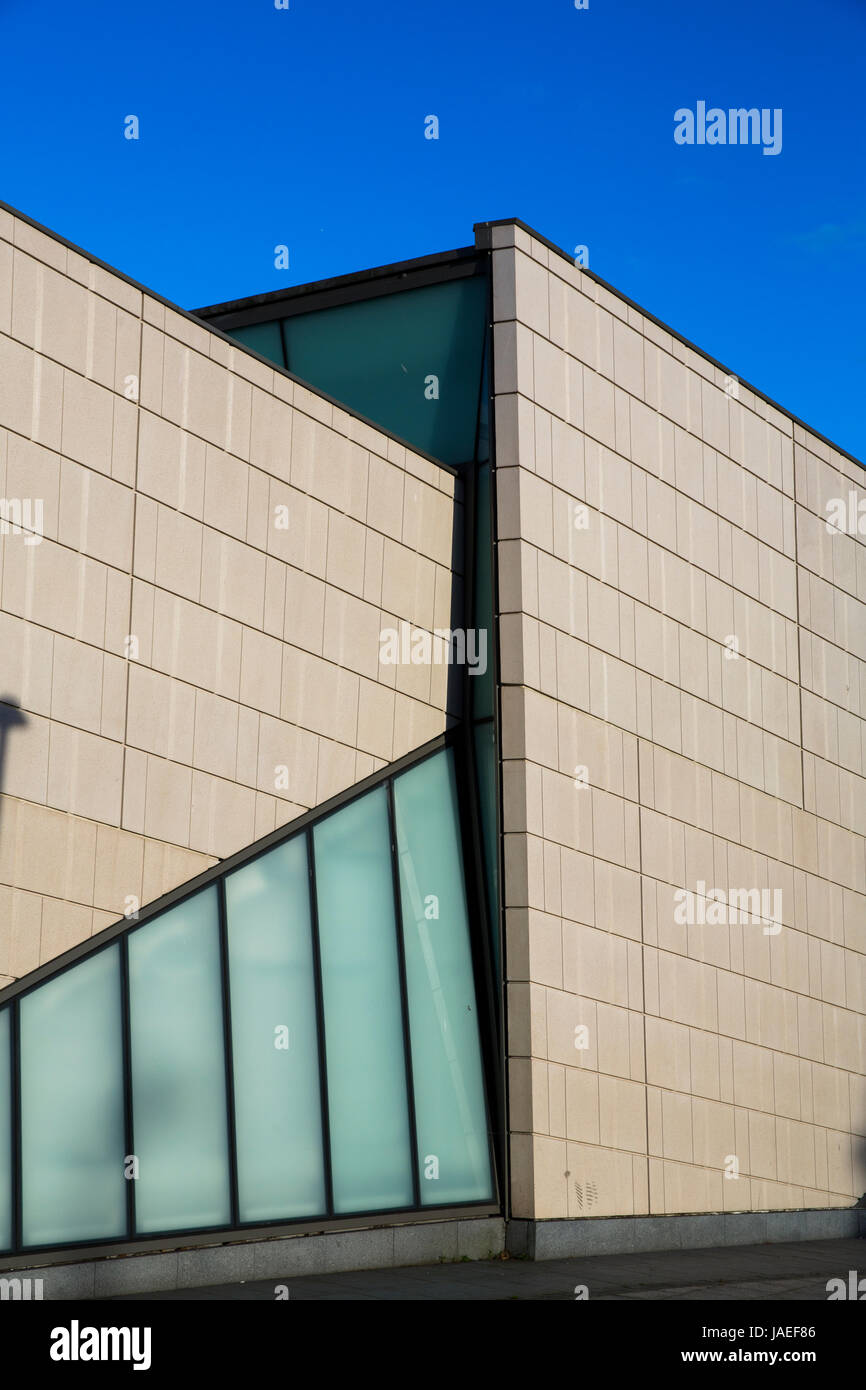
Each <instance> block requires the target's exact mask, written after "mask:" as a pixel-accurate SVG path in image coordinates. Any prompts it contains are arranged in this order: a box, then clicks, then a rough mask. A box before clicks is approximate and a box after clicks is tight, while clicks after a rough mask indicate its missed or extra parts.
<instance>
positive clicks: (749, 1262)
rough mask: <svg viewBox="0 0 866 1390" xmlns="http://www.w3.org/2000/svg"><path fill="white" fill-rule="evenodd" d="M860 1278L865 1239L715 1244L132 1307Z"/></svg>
mask: <svg viewBox="0 0 866 1390" xmlns="http://www.w3.org/2000/svg"><path fill="white" fill-rule="evenodd" d="M851 1269H855V1270H858V1271H860V1272H861V1277H862V1276H863V1275H866V1242H864V1240H863V1239H860V1238H857V1239H852V1240H808V1241H798V1242H795V1243H790V1244H785V1243H781V1242H773V1243H769V1244H763V1245H743V1246H731V1245H725V1246H719V1247H716V1248H709V1249H704V1250H670V1251H664V1252H662V1253H654V1254H651V1255H650V1254H633V1255H595V1256H594V1255H583V1256H577V1257H572V1258H569V1259H558V1260H544V1261H541V1262H538V1263H535V1262H533V1261H530V1260H525V1259H520V1258H515V1257H512V1258H510V1259H502V1258H497V1259H492V1260H472V1261H454V1262H447V1263H439V1264H435V1265H415V1266H411V1267H407V1268H405V1269H371V1270H358V1271H355V1272H346V1271H341V1272H335V1273H333V1274H316V1275H310V1276H304V1275H298V1274H295V1275H291V1274H287V1275H286V1276H285V1277H284V1278H282V1279H281V1278H279V1277H274V1278H271V1279H259V1280H250V1281H245V1282H243V1283H237V1284H220V1285H210V1286H208V1287H206V1288H198V1289H194V1288H185V1289H175V1290H162V1291H160V1292H156V1293H144V1292H140V1293H139V1292H136V1293H130V1294H121V1295H117V1296H116V1297H115V1298H114V1299H112V1300H110V1301H112V1302H123V1301H125V1300H135V1301H137V1302H142V1301H144V1302H149V1301H152V1300H156V1299H171V1300H185V1299H192V1300H200V1299H207V1300H213V1299H216V1300H220V1299H222V1300H228V1301H231V1300H233V1299H243V1300H244V1301H246V1300H250V1299H252V1300H261V1301H273V1300H274V1299H275V1296H276V1286H277V1285H278V1284H285V1285H286V1286H287V1289H288V1293H289V1298H290V1299H291V1300H295V1301H298V1300H299V1301H302V1302H309V1301H321V1300H328V1301H335V1300H344V1301H355V1300H360V1301H365V1302H366V1301H371V1300H372V1301H376V1300H381V1301H388V1302H392V1301H401V1302H406V1301H443V1300H453V1301H459V1302H463V1301H467V1300H469V1301H480V1302H488V1301H497V1300H505V1299H518V1300H521V1301H536V1302H538V1301H544V1302H547V1301H551V1300H554V1301H555V1300H569V1301H570V1300H573V1299H574V1296H575V1295H574V1290H575V1287H576V1286H577V1285H586V1288H587V1290H588V1295H589V1297H590V1298H591V1299H604V1300H635V1299H640V1300H646V1299H658V1300H676V1301H679V1300H697V1299H706V1300H710V1301H717V1300H737V1299H739V1300H748V1301H753V1300H754V1301H772V1300H776V1299H782V1300H785V1301H800V1302H810V1301H819V1300H820V1301H826V1299H827V1289H826V1285H827V1280H828V1279H831V1278H839V1277H841V1278H847V1275H848V1271H849V1270H851Z"/></svg>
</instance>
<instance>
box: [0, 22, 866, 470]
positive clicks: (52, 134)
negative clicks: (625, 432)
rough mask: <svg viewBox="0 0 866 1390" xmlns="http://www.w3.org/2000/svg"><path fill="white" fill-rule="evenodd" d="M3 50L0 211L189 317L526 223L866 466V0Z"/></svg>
mask: <svg viewBox="0 0 866 1390" xmlns="http://www.w3.org/2000/svg"><path fill="white" fill-rule="evenodd" d="M0 51H2V53H3V81H2V84H0V121H2V137H0V174H2V176H0V197H2V199H3V200H5V201H6V202H8V203H11V204H12V205H13V206H15V207H17V208H19V209H21V211H23V212H26V213H27V214H28V215H29V216H31V217H33V218H35V219H36V220H37V221H40V222H44V223H46V224H47V225H48V226H49V227H51V228H53V229H54V230H56V231H57V232H59V233H61V234H62V235H64V236H66V237H68V238H69V239H70V240H72V241H74V242H77V243H79V244H80V245H81V246H83V247H85V248H86V249H87V250H89V251H91V252H92V253H94V254H95V255H97V256H99V257H101V258H102V259H103V260H106V261H108V262H109V263H110V264H112V265H115V266H117V267H118V268H119V269H120V270H123V271H124V272H125V273H126V274H128V275H131V276H132V277H134V278H135V279H137V280H140V281H142V282H143V283H144V284H146V285H148V286H149V287H151V288H153V289H154V290H157V291H159V292H160V293H162V294H163V295H165V296H166V297H168V298H169V299H172V300H174V301H176V302H177V303H179V304H182V305H183V306H185V307H187V308H194V307H196V306H197V305H200V304H208V303H213V302H216V301H219V300H224V299H229V298H234V297H238V296H243V295H247V294H256V293H261V292H263V291H267V290H273V289H277V288H280V287H282V286H285V285H287V284H299V283H303V282H305V281H307V280H314V279H317V278H321V277H324V276H329V275H337V274H343V273H345V272H348V271H352V270H357V269H362V268H364V267H366V266H371V265H378V264H382V263H385V262H388V261H393V260H402V259H404V258H407V257H410V256H416V255H423V254H426V253H428V252H431V251H438V250H446V249H449V248H451V247H454V246H464V245H468V244H469V243H470V242H471V240H472V224H473V222H476V221H486V220H488V219H494V218H500V217H508V216H517V217H520V218H522V219H523V220H524V221H525V222H528V223H529V224H530V225H531V226H533V227H535V228H536V229H537V230H538V231H540V232H542V233H543V234H544V235H546V236H547V237H549V238H550V239H551V240H552V241H554V242H556V243H558V244H559V245H561V246H563V247H565V248H567V249H570V248H572V247H574V246H575V245H577V244H579V243H581V244H586V245H587V246H588V247H589V254H590V267H591V269H593V270H594V271H595V272H596V273H597V274H599V275H601V276H603V277H604V278H605V279H607V280H609V281H610V282H611V283H612V284H613V285H615V286H616V287H617V288H619V289H621V290H622V291H623V292H624V293H625V294H628V295H629V296H631V298H633V299H635V300H636V301H637V302H638V303H639V304H641V305H642V306H643V307H645V308H647V309H648V310H650V311H651V312H653V313H655V314H656V315H657V316H658V317H659V318H661V319H663V320H665V321H666V322H668V323H670V324H671V325H672V326H673V327H674V328H676V329H677V330H678V331H679V332H681V333H683V334H684V335H685V336H686V337H688V338H691V339H692V340H693V341H694V342H696V343H697V344H698V345H699V346H700V347H702V348H704V349H705V350H706V351H707V352H709V353H711V354H712V355H713V356H715V357H718V358H719V359H721V361H722V362H723V363H724V364H725V365H726V366H728V367H729V368H730V369H731V370H733V371H735V372H736V373H737V374H738V375H739V376H741V377H742V378H743V379H745V380H748V381H751V382H752V383H753V384H754V385H756V386H758V387H759V388H760V389H761V390H763V391H765V392H766V393H767V394H768V395H769V396H771V397H773V398H775V399H776V400H778V401H779V402H780V403H781V404H783V405H785V406H787V407H788V408H789V409H791V410H793V411H794V413H795V414H798V415H800V416H801V417H802V418H803V419H805V420H806V421H807V422H808V423H809V424H810V425H812V426H814V427H815V428H816V429H818V430H820V431H821V432H822V433H824V434H826V435H828V436H829V437H830V438H831V439H833V440H834V441H835V442H836V443H838V444H840V445H841V446H842V447H843V448H847V449H848V450H850V451H851V452H853V453H854V454H856V455H858V456H859V457H860V458H861V459H866V411H864V402H866V388H864V381H866V343H864V332H863V325H864V323H866V287H864V261H866V194H864V188H866V181H864V172H866V135H864V130H866V120H864V107H863V93H864V79H863V73H864V60H866V0H817V3H816V0H812V3H808V4H807V3H806V2H805V0H724V2H723V0H718V3H714V4H707V3H703V0H679V3H673V0H589V8H588V9H586V10H580V11H579V10H576V9H575V8H574V0H538V2H537V3H526V0H497V2H496V3H494V0H438V3H436V4H423V3H412V0H366V3H364V4H358V3H357V2H355V3H352V0H290V9H288V10H277V9H276V8H275V7H274V3H273V0H234V3H229V0H206V2H205V3H202V2H201V0H199V3H196V2H195V0H171V2H170V3H169V0H145V3H142V4H124V3H123V0H86V2H85V3H76V4H72V3H68V2H67V3H60V0H40V3H34V0H0ZM699 100H703V101H706V103H707V105H708V106H709V107H711V106H718V107H721V108H723V109H727V108H729V107H740V106H745V107H752V106H754V107H758V108H769V109H775V108H777V107H780V108H781V109H782V111H783V126H782V131H783V142H782V151H781V153H780V154H779V155H777V156H771V155H764V154H763V153H762V150H761V148H760V147H759V146H758V147H754V146H747V147H741V146H707V145H704V146H698V145H694V146H680V145H677V144H675V142H674V139H673V131H674V111H675V110H676V109H677V108H680V107H690V108H692V109H693V110H694V109H695V106H696V103H697V102H698V101H699ZM130 114H134V115H137V116H138V117H139V121H140V139H139V140H138V141H131V140H126V139H124V135H123V129H124V126H123V123H124V117H126V116H127V115H130ZM431 114H435V115H436V116H438V118H439V121H440V138H439V140H438V141H433V140H425V138H424V118H425V116H427V115H431ZM281 243H284V244H286V245H288V247H289V253H290V268H289V270H287V271H286V270H283V271H279V270H277V269H275V268H274V247H275V246H276V245H277V244H281Z"/></svg>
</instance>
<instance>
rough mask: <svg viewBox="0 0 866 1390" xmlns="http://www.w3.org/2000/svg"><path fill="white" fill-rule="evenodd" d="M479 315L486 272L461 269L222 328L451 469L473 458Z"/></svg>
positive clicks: (482, 329) (482, 327)
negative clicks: (450, 275)
mask: <svg viewBox="0 0 866 1390" xmlns="http://www.w3.org/2000/svg"><path fill="white" fill-rule="evenodd" d="M486 319H487V278H486V276H484V275H467V276H464V277H462V278H461V279H456V280H446V281H443V282H442V283H440V284H435V285H424V286H422V287H420V288H417V289H401V290H399V291H397V292H395V293H391V294H380V295H377V296H376V297H375V298H365V299H357V300H354V301H353V302H351V303H343V304H336V305H334V306H331V307H328V308H324V309H315V310H313V311H312V312H308V313H297V312H296V313H292V314H290V315H287V316H285V317H282V318H280V319H275V320H270V321H268V322H264V323H252V324H246V325H240V326H237V327H229V328H226V329H225V331H226V332H227V333H228V334H230V336H231V337H233V338H236V339H237V340H238V342H241V343H244V344H245V345H246V346H247V347H251V348H253V349H255V351H256V352H260V353H261V354H262V356H263V357H268V358H270V360H271V361H272V362H276V363H277V364H278V365H279V366H281V367H285V368H286V369H287V370H288V371H290V372H291V373H292V374H293V375H294V376H297V377H300V379H301V380H302V381H307V382H309V383H310V385H311V386H314V387H315V388H316V389H317V390H319V391H324V392H326V394H327V395H329V396H332V397H333V398H334V399H335V400H337V401H340V402H341V404H343V405H346V406H348V407H349V409H350V410H355V411H357V412H358V414H360V415H364V416H366V418H367V419H368V420H372V421H374V423H375V424H377V425H381V426H382V427H383V428H384V429H386V430H390V431H391V433H392V434H396V435H399V437H400V438H401V439H405V440H406V441H407V443H409V444H412V445H414V446H415V447H416V448H418V449H421V450H423V452H424V453H426V454H430V455H431V456H432V457H433V458H435V459H440V460H441V461H442V462H443V463H447V464H451V465H452V466H454V467H457V466H459V465H460V464H466V463H471V462H472V460H473V459H474V458H475V457H476V430H477V424H478V406H479V392H480V385H481V375H482V361H483V355H484V341H485V335H486ZM212 321H213V322H215V323H217V324H219V318H218V317H216V318H214V319H213V320H212Z"/></svg>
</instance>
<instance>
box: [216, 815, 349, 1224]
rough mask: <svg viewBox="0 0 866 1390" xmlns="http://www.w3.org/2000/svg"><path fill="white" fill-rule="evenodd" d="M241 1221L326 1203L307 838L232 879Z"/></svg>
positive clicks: (314, 1211) (316, 1209) (229, 910)
mask: <svg viewBox="0 0 866 1390" xmlns="http://www.w3.org/2000/svg"><path fill="white" fill-rule="evenodd" d="M226 916H227V922H228V953H229V974H230V979H231V1023H232V1061H233V1065H234V1096H235V1113H236V1118H237V1153H238V1193H239V1200H240V1218H241V1220H242V1221H267V1220H272V1219H275V1218H279V1217H294V1216H316V1215H318V1214H319V1213H320V1212H322V1211H324V1210H325V1163H324V1153H323V1146H322V1110H321V1096H320V1091H319V1051H318V1047H319V1044H318V1036H317V1032H316V995H315V988H314V981H313V943H312V936H311V931H310V888H309V873H308V867H307V841H306V837H305V836H303V835H298V836H296V837H295V839H293V840H289V841H287V843H286V844H284V845H278V846H277V847H276V849H272V850H270V851H269V852H268V853H267V854H261V855H259V857H258V859H254V860H253V861H252V863H251V864H247V865H245V866H244V868H242V869H238V870H236V871H235V873H233V874H229V875H228V877H227V879H226Z"/></svg>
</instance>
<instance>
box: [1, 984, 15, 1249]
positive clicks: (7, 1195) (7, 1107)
mask: <svg viewBox="0 0 866 1390" xmlns="http://www.w3.org/2000/svg"><path fill="white" fill-rule="evenodd" d="M11 1019H12V1013H11V1011H10V1010H9V1009H4V1010H3V1011H2V1013H0V1250H6V1249H8V1247H9V1246H10V1245H11V1244H12V1056H11V1052H12V1037H11V1033H12V1027H11Z"/></svg>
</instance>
